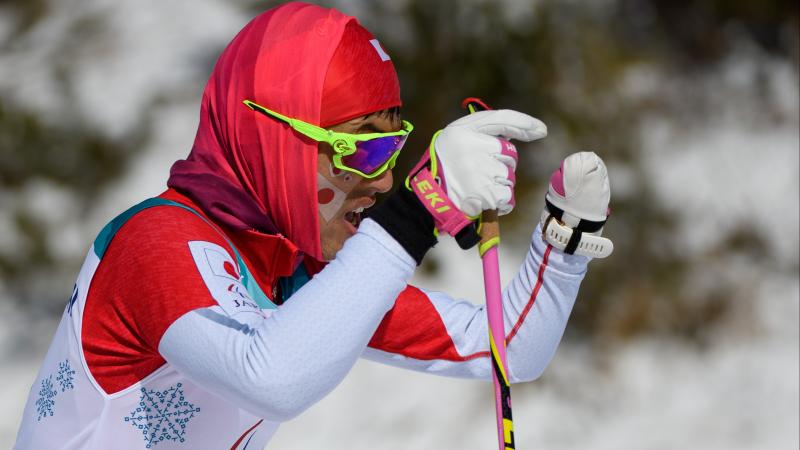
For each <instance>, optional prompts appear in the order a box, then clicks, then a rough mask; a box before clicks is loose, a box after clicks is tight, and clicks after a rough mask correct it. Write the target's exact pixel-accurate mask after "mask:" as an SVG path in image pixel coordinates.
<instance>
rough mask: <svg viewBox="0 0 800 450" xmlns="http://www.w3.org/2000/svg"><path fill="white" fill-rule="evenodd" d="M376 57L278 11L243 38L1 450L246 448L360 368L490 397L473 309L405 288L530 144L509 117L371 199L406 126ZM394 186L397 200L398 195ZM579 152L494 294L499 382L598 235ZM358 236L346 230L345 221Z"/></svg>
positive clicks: (297, 7) (531, 124) (557, 327)
mask: <svg viewBox="0 0 800 450" xmlns="http://www.w3.org/2000/svg"><path fill="white" fill-rule="evenodd" d="M400 106H401V102H400V91H399V83H398V79H397V75H396V73H395V70H394V66H393V65H392V61H391V58H390V56H389V55H388V54H387V52H386V51H385V49H384V48H383V47H382V46H381V45H380V43H379V42H378V41H377V40H376V39H375V37H374V36H373V35H372V34H370V33H369V32H368V31H367V30H366V29H364V28H363V27H362V26H361V25H360V24H359V23H358V22H357V21H356V19H354V18H353V17H349V16H346V15H343V14H341V13H340V12H338V11H336V10H333V9H324V8H321V7H317V6H313V5H308V4H303V3H289V4H285V5H282V6H279V7H277V8H274V9H272V10H270V11H267V12H265V13H263V14H261V15H259V16H258V17H256V18H255V19H254V20H253V21H252V22H250V23H249V24H248V25H246V26H245V27H244V28H243V29H242V30H241V31H240V32H239V34H238V35H237V36H236V37H235V38H234V39H233V41H232V42H231V43H230V44H229V45H228V47H227V48H226V49H225V50H224V52H223V53H222V55H221V57H220V59H219V61H218V62H217V64H216V66H215V68H214V70H213V73H212V75H211V78H210V80H209V82H208V84H207V86H206V89H205V92H204V94H203V99H202V106H201V114H200V124H199V128H198V132H197V136H196V140H195V143H194V146H193V148H192V151H191V153H190V155H189V156H188V158H187V159H186V160H181V161H178V162H176V163H175V165H174V166H173V167H172V171H171V175H170V178H169V181H168V183H167V184H168V187H169V189H168V190H167V191H165V192H164V193H163V194H161V195H160V196H159V197H157V198H154V199H149V200H146V201H144V202H142V203H140V204H139V205H137V206H135V207H133V208H131V209H129V210H128V211H126V212H124V213H123V214H121V215H120V216H118V217H117V218H115V219H114V220H112V221H111V222H110V223H109V224H108V225H107V226H106V227H104V228H103V230H102V231H101V232H100V234H99V235H98V237H97V239H96V240H95V241H94V243H93V245H92V247H91V249H90V251H89V253H88V255H87V257H86V260H85V263H84V265H83V267H82V269H81V271H80V274H79V275H78V279H77V282H76V284H75V287H74V289H73V292H72V296H71V298H70V300H69V302H68V304H67V306H66V308H65V310H64V314H63V317H62V320H61V322H60V325H59V327H58V329H57V331H56V334H55V337H54V339H53V342H52V344H51V346H50V349H49V351H48V352H47V355H46V357H45V360H44V363H43V365H42V367H41V369H40V371H39V373H38V375H37V377H36V380H35V381H34V384H33V387H32V389H31V391H30V395H29V397H28V402H27V405H26V407H25V411H24V416H23V420H22V425H21V428H20V430H19V434H18V436H17V442H16V448H18V449H54V448H60V449H109V448H114V449H120V448H124V449H138V448H158V449H161V450H167V449H223V448H225V449H227V448H231V449H242V448H245V447H248V448H263V447H264V446H265V445H266V444H267V442H268V441H269V439H270V437H271V436H272V434H273V433H274V432H275V430H276V429H277V428H278V426H279V424H280V423H281V422H284V421H287V420H290V419H292V418H293V417H295V416H297V415H298V414H300V413H301V412H303V411H304V410H306V409H307V408H309V407H310V406H311V405H313V404H314V403H315V402H317V401H319V400H320V399H321V398H322V397H324V396H325V395H326V394H327V393H328V392H330V391H331V390H332V389H333V388H334V387H335V386H336V385H337V384H338V383H339V382H340V381H341V380H342V379H343V378H344V376H345V375H346V374H347V373H348V371H349V370H350V369H351V368H352V366H353V365H354V364H355V362H356V360H357V359H358V358H359V357H362V356H363V357H365V358H368V359H371V360H374V361H378V362H382V363H386V364H391V365H395V366H398V367H402V368H407V369H413V370H418V371H423V372H429V373H433V374H440V375H447V376H454V377H465V378H475V379H484V380H490V379H491V372H490V364H489V361H488V358H487V356H488V338H487V329H486V317H485V311H484V308H483V307H479V306H474V305H473V304H472V303H469V302H465V301H459V300H456V299H453V298H451V297H450V296H448V295H447V294H445V293H441V292H431V291H427V290H424V289H421V288H417V287H414V286H409V285H407V281H408V279H409V278H410V277H411V275H412V273H413V271H414V269H415V268H416V266H417V265H419V264H420V262H421V261H422V259H423V257H424V255H425V253H426V252H427V250H428V249H430V248H431V247H432V246H433V245H434V244H435V243H436V241H437V237H436V233H435V229H438V230H439V232H440V233H449V234H451V235H454V236H456V237H457V238H458V240H459V242H460V243H462V244H463V245H464V246H469V244H470V243H473V241H474V239H473V238H474V234H475V231H474V230H475V228H474V224H473V218H475V217H477V216H478V215H479V214H480V212H481V211H483V210H498V211H499V213H500V214H506V213H508V212H510V211H511V210H512V208H513V206H514V199H513V187H514V169H515V168H516V163H517V155H516V150H515V149H514V147H513V145H511V144H510V143H509V142H508V141H507V140H506V139H516V140H519V141H531V140H535V139H539V138H542V137H544V136H545V134H546V128H545V127H544V124H542V123H541V122H540V121H538V120H537V119H534V118H533V117H531V116H528V115H526V114H522V113H519V112H515V111H509V110H497V111H482V112H477V113H475V114H471V115H468V116H466V117H463V118H461V119H459V120H456V121H455V122H453V123H451V124H450V125H448V126H447V127H445V128H444V129H443V130H442V131H441V132H439V133H437V135H436V136H435V137H434V140H433V142H432V144H431V149H430V150H431V151H430V152H426V155H427V158H429V159H427V158H423V161H422V162H421V165H420V166H419V167H417V168H416V169H415V171H414V172H413V173H412V174H411V175H412V176H414V175H418V174H420V173H422V170H423V169H424V170H425V171H427V172H426V173H430V174H432V176H431V178H430V182H427V183H426V184H422V185H416V186H409V185H408V182H407V181H406V183H405V184H406V186H400V187H399V189H397V190H396V192H395V193H393V194H392V195H390V196H389V197H388V198H387V199H386V200H385V201H384V202H382V203H381V204H380V205H378V206H376V207H375V208H372V209H371V210H370V211H369V212H368V214H366V213H365V210H366V209H368V208H370V207H372V206H373V204H374V203H375V195H376V194H378V193H383V192H387V191H389V189H390V187H391V186H392V184H393V182H394V179H393V173H392V168H393V165H394V160H395V159H396V157H397V155H398V153H399V151H400V149H401V148H402V146H403V143H404V142H405V139H406V137H407V136H408V134H409V133H410V132H411V131H412V129H413V126H412V125H411V124H410V123H408V122H406V121H402V120H401V118H400V110H399V108H400ZM401 182H402V181H401ZM609 192H610V191H609V185H608V179H607V175H606V170H605V167H604V165H603V163H602V161H601V160H600V159H599V158H598V157H597V156H596V155H594V154H593V153H588V152H585V153H578V154H575V155H572V156H570V157H568V158H567V159H566V160H565V161H564V162H563V163H562V166H561V167H560V168H559V169H558V170H557V171H556V172H555V173H554V175H553V177H552V178H551V182H550V186H549V190H548V193H547V195H546V198H547V202H546V203H547V206H546V207H545V213H544V214H543V218H542V224H544V232H543V231H542V229H543V227H542V224H538V225H537V227H536V230H535V231H534V233H533V236H532V242H531V246H530V249H529V252H528V254H527V256H526V258H525V260H524V262H523V263H522V266H521V267H520V270H519V273H518V275H517V276H516V277H515V278H514V279H513V281H511V283H510V284H509V285H508V286H507V287H506V289H505V290H504V293H503V302H504V309H505V322H506V329H507V330H508V334H507V336H506V339H507V341H508V359H509V364H510V369H509V371H510V377H511V379H512V381H513V382H520V381H527V380H532V379H535V378H537V377H538V376H539V375H540V374H541V373H542V371H543V370H544V368H545V366H546V365H547V364H548V362H549V360H550V359H551V358H552V356H553V354H554V352H555V350H556V347H557V345H558V343H559V341H560V339H561V336H562V334H563V331H564V327H565V326H566V322H567V319H568V316H569V313H570V311H571V309H572V306H573V303H574V301H575V297H576V295H577V292H578V287H579V284H580V282H581V279H582V278H583V276H584V274H585V272H586V267H587V264H588V262H589V260H590V259H591V256H604V255H603V254H599V253H596V252H595V253H592V252H593V251H594V250H592V249H593V248H595V247H596V246H595V247H592V246H590V245H588V244H592V243H594V244H596V243H598V242H600V243H604V244H606V245H610V241H607V240H606V239H605V238H602V237H600V231H601V228H602V224H603V223H604V221H605V219H606V216H607V208H608V202H609ZM362 216H366V217H365V218H364V220H362Z"/></svg>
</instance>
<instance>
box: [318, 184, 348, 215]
mask: <svg viewBox="0 0 800 450" xmlns="http://www.w3.org/2000/svg"><path fill="white" fill-rule="evenodd" d="M346 198H347V193H346V192H345V191H343V190H342V189H340V188H339V187H337V186H336V185H335V184H334V183H332V182H331V181H330V180H328V179H327V178H326V177H324V176H322V175H320V174H317V204H318V205H319V213H320V215H321V216H322V219H323V220H324V221H325V222H330V221H331V219H333V218H334V217H335V216H336V214H337V213H338V212H339V210H340V209H341V208H342V205H343V204H344V201H345V199H346Z"/></svg>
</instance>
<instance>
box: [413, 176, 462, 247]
mask: <svg viewBox="0 0 800 450" xmlns="http://www.w3.org/2000/svg"><path fill="white" fill-rule="evenodd" d="M410 187H411V190H412V191H414V194H416V195H417V197H418V198H419V201H420V202H422V205H423V206H425V209H427V210H428V212H429V213H430V214H431V216H433V222H434V224H435V225H436V228H437V229H438V230H439V231H440V232H441V231H443V232H445V233H447V234H449V235H450V236H455V235H456V234H458V232H459V231H461V230H462V229H463V228H464V227H465V226H467V225H469V224H470V223H471V222H472V221H471V220H470V218H469V217H467V216H466V215H465V214H464V213H463V212H461V210H460V209H458V207H457V206H456V205H455V203H453V201H452V200H450V199H449V198H448V197H447V194H446V193H445V191H444V189H442V187H441V186H439V184H438V183H437V182H436V180H434V179H433V177H432V176H431V172H430V170H428V168H427V167H426V168H423V169H422V170H420V171H418V172H417V173H416V174H415V175H414V177H413V178H412V179H411V183H410Z"/></svg>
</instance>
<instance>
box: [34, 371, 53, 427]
mask: <svg viewBox="0 0 800 450" xmlns="http://www.w3.org/2000/svg"><path fill="white" fill-rule="evenodd" d="M56 395H58V391H57V390H55V389H53V375H50V376H48V377H47V378H43V379H42V388H41V389H39V398H38V399H36V412H37V413H39V417H38V418H37V419H36V420H37V421H39V420H42V417H48V416H49V417H52V416H53V406H55V404H56V401H55V400H53V399H54V398H55V397H56Z"/></svg>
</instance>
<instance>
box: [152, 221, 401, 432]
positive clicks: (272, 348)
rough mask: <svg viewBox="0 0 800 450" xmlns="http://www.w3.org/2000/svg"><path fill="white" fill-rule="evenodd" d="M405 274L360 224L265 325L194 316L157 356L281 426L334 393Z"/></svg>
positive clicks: (174, 330)
mask: <svg viewBox="0 0 800 450" xmlns="http://www.w3.org/2000/svg"><path fill="white" fill-rule="evenodd" d="M415 267H416V264H415V262H414V260H413V259H412V258H411V257H410V256H409V255H408V253H406V251H405V250H404V249H403V248H402V247H401V246H400V245H399V244H398V243H397V242H396V241H395V240H394V239H393V238H392V237H391V236H390V235H389V234H388V233H386V231H384V230H383V228H381V227H380V226H379V225H378V224H377V223H375V222H374V221H372V220H369V219H367V220H365V221H364V222H363V223H362V224H361V226H360V227H359V230H358V233H357V234H356V235H355V236H353V237H352V238H350V239H348V240H347V242H346V243H345V245H344V247H343V248H342V250H341V251H340V252H339V253H338V254H337V257H336V259H334V260H333V261H331V262H330V263H329V264H328V265H327V267H326V268H325V269H324V270H323V271H321V272H320V273H319V274H317V275H316V276H315V277H314V278H313V279H311V280H310V281H309V282H308V283H306V285H305V286H303V288H302V289H300V290H299V291H297V292H296V293H295V294H294V295H293V296H292V297H291V299H290V300H289V301H288V302H286V303H285V304H284V305H282V306H281V307H280V308H279V309H277V310H274V311H273V312H272V314H271V315H269V316H268V317H263V316H261V315H259V314H252V313H240V314H236V315H234V316H229V315H227V314H226V313H225V312H224V310H223V309H222V308H220V307H219V306H214V307H209V308H203V309H199V310H194V311H191V312H189V313H187V314H185V315H183V316H182V317H180V318H179V319H178V320H176V321H175V322H173V323H172V324H171V325H170V326H169V328H168V329H167V331H166V332H165V333H164V335H163V337H162V339H161V341H160V344H159V347H158V348H159V352H160V353H161V355H162V356H163V357H164V359H165V360H166V361H167V362H168V363H169V364H171V365H172V366H173V367H175V368H176V369H177V370H178V371H179V372H181V373H182V374H183V375H184V376H186V377H187V378H188V379H190V380H192V381H193V382H195V383H197V384H198V385H199V386H201V387H203V388H204V389H206V390H208V391H210V392H213V393H215V394H218V395H220V396H222V397H225V398H227V399H229V400H230V401H232V402H236V403H238V404H240V405H241V407H242V408H244V409H246V410H248V411H250V412H251V413H253V414H255V415H257V416H259V417H263V418H266V419H269V420H273V421H285V420H288V419H290V418H292V417H294V416H296V415H298V414H300V413H301V412H303V411H304V410H305V409H307V408H308V407H309V406H311V405H312V404H314V403H316V402H317V401H319V400H320V399H321V398H322V397H323V396H325V395H326V394H327V393H328V392H330V391H331V390H332V389H333V388H334V387H336V385H337V384H339V382H340V381H341V380H342V379H343V378H344V376H345V375H346V374H347V372H348V371H349V370H350V368H351V367H352V366H353V364H355V361H356V360H357V359H358V357H359V356H360V355H361V353H362V352H363V350H364V347H365V346H366V345H367V342H368V341H369V339H370V337H371V336H372V333H373V332H374V331H375V328H376V327H377V326H378V323H379V322H380V321H381V318H382V317H383V316H384V314H385V313H386V312H387V311H388V310H389V309H390V308H391V307H392V305H393V303H394V301H395V299H396V298H397V295H398V294H399V293H400V291H401V290H403V288H405V286H406V283H407V281H408V279H409V278H410V277H411V275H412V273H413V270H414V269H415Z"/></svg>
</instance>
